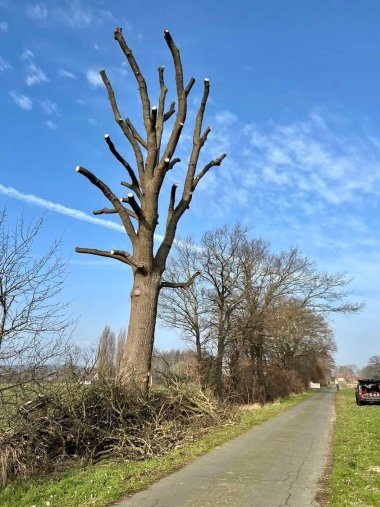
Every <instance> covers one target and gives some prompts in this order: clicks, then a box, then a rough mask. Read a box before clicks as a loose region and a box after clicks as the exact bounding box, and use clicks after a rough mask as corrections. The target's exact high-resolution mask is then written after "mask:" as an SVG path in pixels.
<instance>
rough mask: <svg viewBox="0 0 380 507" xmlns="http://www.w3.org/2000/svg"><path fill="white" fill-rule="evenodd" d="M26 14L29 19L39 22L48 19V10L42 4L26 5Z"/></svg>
mask: <svg viewBox="0 0 380 507" xmlns="http://www.w3.org/2000/svg"><path fill="white" fill-rule="evenodd" d="M26 13H27V15H28V16H29V17H30V18H32V19H35V20H39V21H41V20H45V19H46V18H47V17H48V10H47V7H46V5H45V3H44V2H37V3H28V5H27V7H26Z"/></svg>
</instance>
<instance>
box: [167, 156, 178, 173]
mask: <svg viewBox="0 0 380 507" xmlns="http://www.w3.org/2000/svg"><path fill="white" fill-rule="evenodd" d="M178 162H181V159H180V158H173V160H171V162H170V164H169V166H168V170H169V169H173V167H174V166H175V165H176V164H178Z"/></svg>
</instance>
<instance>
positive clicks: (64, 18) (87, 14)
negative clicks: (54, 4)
mask: <svg viewBox="0 0 380 507" xmlns="http://www.w3.org/2000/svg"><path fill="white" fill-rule="evenodd" d="M62 4H63V5H61V6H60V7H58V8H56V9H54V16H55V18H56V19H57V20H58V21H60V22H62V23H64V24H65V25H68V26H70V27H71V28H85V27H86V26H88V25H90V24H91V23H92V22H93V21H94V19H95V18H94V13H93V11H92V10H91V8H90V7H89V6H88V5H86V6H84V5H83V4H82V3H81V2H80V1H79V0H71V1H65V2H62Z"/></svg>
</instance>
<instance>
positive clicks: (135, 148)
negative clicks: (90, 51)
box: [100, 70, 144, 178]
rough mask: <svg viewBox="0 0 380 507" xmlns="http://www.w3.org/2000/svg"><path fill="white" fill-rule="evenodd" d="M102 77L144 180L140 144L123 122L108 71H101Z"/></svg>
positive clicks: (117, 121) (117, 118)
mask: <svg viewBox="0 0 380 507" xmlns="http://www.w3.org/2000/svg"><path fill="white" fill-rule="evenodd" d="M100 75H101V77H102V79H103V83H104V85H105V87H106V89H107V93H108V99H109V101H110V104H111V108H112V112H113V115H114V117H115V121H116V123H117V124H118V125H119V127H120V128H121V130H122V131H123V133H124V135H125V137H126V138H127V139H128V141H129V142H130V144H131V146H132V148H133V151H134V153H135V157H136V162H137V167H138V170H139V174H140V177H141V178H143V175H144V159H143V156H142V153H141V150H140V147H139V145H138V142H137V140H136V139H135V137H134V135H133V134H132V132H131V130H130V128H129V127H128V126H127V124H126V123H125V121H123V119H122V117H121V115H120V112H119V108H118V105H117V102H116V99H115V93H114V91H113V88H112V86H111V83H110V82H109V79H108V77H107V74H106V71H105V70H101V71H100Z"/></svg>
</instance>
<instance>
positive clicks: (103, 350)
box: [96, 326, 116, 380]
mask: <svg viewBox="0 0 380 507" xmlns="http://www.w3.org/2000/svg"><path fill="white" fill-rule="evenodd" d="M115 353H116V338H115V333H114V332H113V331H111V328H110V327H109V326H105V328H104V329H103V331H102V334H101V335H100V337H99V342H98V351H97V354H96V371H97V374H98V375H99V379H101V380H110V379H114V378H115Z"/></svg>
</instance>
